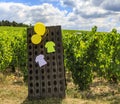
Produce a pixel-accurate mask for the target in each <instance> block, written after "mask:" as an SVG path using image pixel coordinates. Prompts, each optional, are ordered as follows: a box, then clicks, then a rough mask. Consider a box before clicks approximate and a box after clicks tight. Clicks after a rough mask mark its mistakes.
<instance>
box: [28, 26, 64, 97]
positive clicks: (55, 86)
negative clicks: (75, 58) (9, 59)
mask: <svg viewBox="0 0 120 104" xmlns="http://www.w3.org/2000/svg"><path fill="white" fill-rule="evenodd" d="M46 28H47V30H48V33H46V34H45V35H44V36H43V37H42V41H41V43H39V44H37V45H35V44H33V43H32V42H31V37H32V35H33V34H35V33H34V29H33V28H28V29H27V43H28V98H29V99H33V98H38V99H41V98H48V97H57V98H64V97H65V88H66V86H65V69H64V61H63V46H62V35H61V27H60V26H51V27H46ZM48 41H54V43H55V47H54V48H55V52H52V53H47V49H46V48H45V44H46V42H48ZM39 54H43V55H44V56H45V57H44V59H45V60H46V62H47V64H46V65H44V66H42V67H40V66H39V64H38V63H36V62H35V58H36V56H38V55H39Z"/></svg>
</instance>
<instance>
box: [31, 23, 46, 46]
mask: <svg viewBox="0 0 120 104" xmlns="http://www.w3.org/2000/svg"><path fill="white" fill-rule="evenodd" d="M34 31H35V33H36V34H34V35H33V36H32V37H31V41H32V43H33V44H39V43H40V42H41V41H42V36H43V35H45V32H46V27H45V25H44V24H43V23H41V22H38V23H36V24H35V26H34Z"/></svg>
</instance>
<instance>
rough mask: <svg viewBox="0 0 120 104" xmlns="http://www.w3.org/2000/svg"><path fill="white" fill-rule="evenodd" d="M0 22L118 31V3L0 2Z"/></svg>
mask: <svg viewBox="0 0 120 104" xmlns="http://www.w3.org/2000/svg"><path fill="white" fill-rule="evenodd" d="M0 14H1V15H0V20H3V19H4V20H9V21H16V22H23V23H26V24H33V25H34V24H35V23H36V22H43V23H44V24H45V25H49V26H51V25H61V26H62V28H64V29H79V30H90V29H91V28H92V27H93V26H95V25H96V26H98V31H111V30H112V29H113V28H116V29H117V30H118V31H119V32H120V0H114V2H111V0H0Z"/></svg>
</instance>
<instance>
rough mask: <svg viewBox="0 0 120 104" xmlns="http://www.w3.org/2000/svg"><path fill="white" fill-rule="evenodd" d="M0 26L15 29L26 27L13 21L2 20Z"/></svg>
mask: <svg viewBox="0 0 120 104" xmlns="http://www.w3.org/2000/svg"><path fill="white" fill-rule="evenodd" d="M0 26H15V27H17V26H18V27H27V26H28V25H26V24H23V23H17V22H15V21H12V22H10V21H8V20H2V21H0Z"/></svg>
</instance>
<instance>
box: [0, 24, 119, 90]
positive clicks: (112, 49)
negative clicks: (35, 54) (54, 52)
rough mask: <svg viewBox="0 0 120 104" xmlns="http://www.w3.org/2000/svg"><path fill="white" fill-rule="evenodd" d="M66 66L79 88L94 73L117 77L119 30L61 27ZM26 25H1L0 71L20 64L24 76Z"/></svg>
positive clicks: (86, 86) (86, 85) (82, 87)
mask: <svg viewBox="0 0 120 104" xmlns="http://www.w3.org/2000/svg"><path fill="white" fill-rule="evenodd" d="M62 34H63V45H64V61H65V66H66V67H67V69H69V70H70V71H71V72H72V77H73V80H74V83H75V84H77V85H78V86H79V89H80V90H85V89H88V88H89V86H90V84H91V82H92V80H93V73H94V72H97V74H98V75H99V76H100V77H104V78H106V79H107V80H108V81H110V82H115V83H117V82H118V81H120V34H119V33H117V30H116V29H112V31H111V32H109V33H103V32H97V26H94V27H93V28H92V29H91V31H75V30H63V33H62ZM26 35H27V33H26V28H19V27H16V28H15V27H0V71H4V70H6V68H7V67H10V66H12V67H19V68H20V69H21V71H22V72H23V74H24V78H25V79H27V74H28V72H27V67H26V66H27V65H26V61H27V50H26V49H27V43H26V40H27V36H26Z"/></svg>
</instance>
